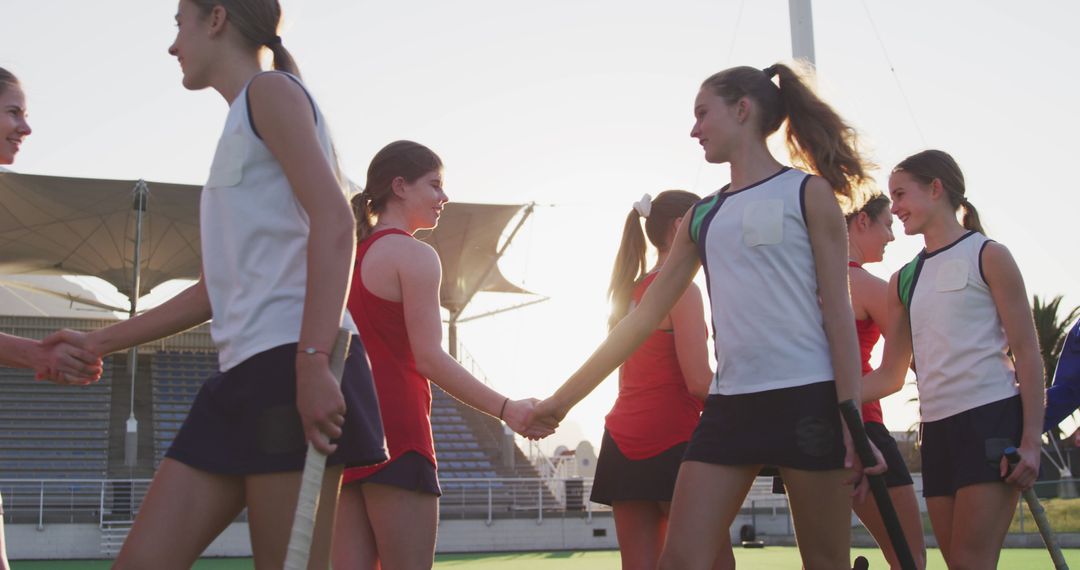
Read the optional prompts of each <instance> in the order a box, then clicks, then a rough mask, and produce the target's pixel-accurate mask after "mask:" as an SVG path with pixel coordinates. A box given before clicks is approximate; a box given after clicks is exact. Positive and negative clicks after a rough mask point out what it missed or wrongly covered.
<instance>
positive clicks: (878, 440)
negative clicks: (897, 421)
mask: <svg viewBox="0 0 1080 570" xmlns="http://www.w3.org/2000/svg"><path fill="white" fill-rule="evenodd" d="M863 426H865V428H866V437H867V438H868V439H869V440H870V441H872V442H873V443H874V445H875V446H877V448H878V450H880V451H881V455H882V457H884V458H885V465H887V466H888V467H889V470H888V471H886V472H885V473H884V475H883V477H884V478H885V486H886V487H888V488H890V489H891V488H893V487H903V486H905V485H911V484H912V480H911V472H910V471H908V467H907V463H905V462H904V455H903V454H902V453H900V448H899V447H898V446H897V445H896V440H895V439H893V436H892V434H890V433H889V429H888V428H886V427H885V424H882V423H879V422H866V423H864V424H863ZM761 471H762V472H761V473H760V476H765V475H774V477H773V493H776V494H779V495H783V494H785V492H786V490H785V489H784V480H783V478H781V477H780V475H779V474H777V473H774V471H775V470H773V469H770V468H768V467H766V468H765V469H762V470H761Z"/></svg>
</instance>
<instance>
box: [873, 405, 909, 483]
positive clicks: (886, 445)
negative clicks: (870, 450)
mask: <svg viewBox="0 0 1080 570" xmlns="http://www.w3.org/2000/svg"><path fill="white" fill-rule="evenodd" d="M863 425H864V426H866V437H868V438H869V439H870V441H871V442H873V443H874V445H875V446H877V448H878V450H879V451H881V455H882V457H884V458H885V465H888V466H889V470H888V471H886V472H885V473H884V477H885V486H886V487H889V488H890V489H891V488H893V487H903V486H904V485H911V484H912V480H911V472H910V471H908V468H907V463H905V462H904V454H902V453H900V447H899V446H897V445H896V440H895V439H893V436H892V434H890V433H889V429H888V428H886V427H885V424H882V423H878V422H866V423H865V424H863Z"/></svg>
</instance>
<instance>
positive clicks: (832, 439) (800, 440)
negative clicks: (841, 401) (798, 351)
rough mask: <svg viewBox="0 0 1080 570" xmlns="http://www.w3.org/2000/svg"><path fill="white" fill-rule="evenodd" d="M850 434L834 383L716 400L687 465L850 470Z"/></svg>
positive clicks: (704, 416) (714, 397) (692, 442)
mask: <svg viewBox="0 0 1080 570" xmlns="http://www.w3.org/2000/svg"><path fill="white" fill-rule="evenodd" d="M844 451H845V449H844V433H843V428H842V426H841V425H840V411H839V408H838V407H837V403H836V385H835V383H833V382H832V381H831V380H830V381H828V382H817V383H814V384H808V385H806V386H796V387H794V388H780V389H777V390H768V391H765V392H753V393H750V394H736V395H723V394H714V395H711V396H709V397H708V398H707V399H706V400H705V410H704V411H703V412H702V414H701V422H700V423H698V427H697V429H696V430H694V435H693V436H691V438H690V444H689V445H688V446H687V448H686V454H685V455H684V456H683V461H701V462H703V463H711V464H714V465H763V466H775V467H790V468H792V469H802V470H806V471H827V470H832V469H843V467H844Z"/></svg>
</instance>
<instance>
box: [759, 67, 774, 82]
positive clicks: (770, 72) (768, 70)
mask: <svg viewBox="0 0 1080 570" xmlns="http://www.w3.org/2000/svg"><path fill="white" fill-rule="evenodd" d="M777 71H778V70H777V69H776V64H773V65H770V66H769V67H766V68H765V69H762V70H761V72H762V73H764V74H765V78H766V79H768V80H769V81H772V78H773V77H775V76H776V72H777Z"/></svg>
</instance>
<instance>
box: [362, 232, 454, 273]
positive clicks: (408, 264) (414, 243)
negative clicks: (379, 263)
mask: <svg viewBox="0 0 1080 570" xmlns="http://www.w3.org/2000/svg"><path fill="white" fill-rule="evenodd" d="M371 254H372V255H377V256H378V257H379V259H380V260H383V261H386V262H388V263H391V264H393V265H394V266H396V267H397V268H398V270H399V271H400V272H402V273H408V274H413V275H415V274H416V273H418V272H420V273H430V272H435V273H436V274H438V272H439V271H440V262H439V254H438V253H437V252H436V251H435V248H433V247H431V246H430V245H428V244H426V243H424V242H422V241H420V240H418V239H416V238H414V237H412V236H407V235H401V234H393V235H388V236H386V237H383V238H381V239H380V240H379V241H377V242H375V244H373V245H372V246H371Z"/></svg>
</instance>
